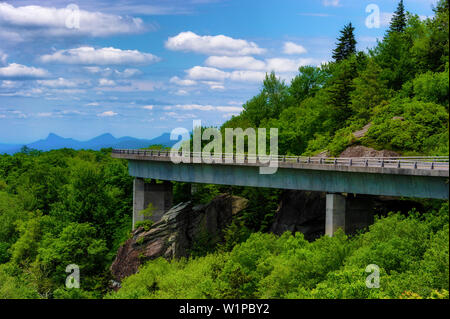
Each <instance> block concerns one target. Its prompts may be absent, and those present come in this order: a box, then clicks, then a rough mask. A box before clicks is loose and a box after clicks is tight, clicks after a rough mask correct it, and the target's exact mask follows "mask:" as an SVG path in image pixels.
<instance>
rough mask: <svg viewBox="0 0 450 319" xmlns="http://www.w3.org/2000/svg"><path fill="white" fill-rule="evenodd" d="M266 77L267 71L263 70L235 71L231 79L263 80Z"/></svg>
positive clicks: (242, 80)
mask: <svg viewBox="0 0 450 319" xmlns="http://www.w3.org/2000/svg"><path fill="white" fill-rule="evenodd" d="M265 77H266V73H265V72H261V71H233V72H231V74H230V79H231V80H233V81H241V82H261V81H262V80H264V78H265Z"/></svg>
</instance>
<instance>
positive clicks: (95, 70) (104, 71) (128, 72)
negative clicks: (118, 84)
mask: <svg viewBox="0 0 450 319" xmlns="http://www.w3.org/2000/svg"><path fill="white" fill-rule="evenodd" d="M84 69H85V70H86V71H88V72H89V73H92V74H99V75H101V76H103V77H108V76H114V77H122V78H130V77H133V76H135V75H139V74H141V73H142V72H141V71H140V70H138V69H128V68H127V69H125V70H123V71H119V70H115V69H111V68H100V67H98V66H85V67H84Z"/></svg>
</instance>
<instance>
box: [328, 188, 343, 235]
mask: <svg viewBox="0 0 450 319" xmlns="http://www.w3.org/2000/svg"><path fill="white" fill-rule="evenodd" d="M339 228H342V230H344V231H345V196H342V195H340V194H327V197H326V217H325V234H326V235H328V236H333V235H334V233H335V232H336V231H337V230H338V229H339Z"/></svg>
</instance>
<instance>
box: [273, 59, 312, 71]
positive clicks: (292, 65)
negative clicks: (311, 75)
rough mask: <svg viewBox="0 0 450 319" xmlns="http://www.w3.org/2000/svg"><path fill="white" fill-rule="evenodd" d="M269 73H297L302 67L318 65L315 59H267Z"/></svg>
mask: <svg viewBox="0 0 450 319" xmlns="http://www.w3.org/2000/svg"><path fill="white" fill-rule="evenodd" d="M266 62H267V71H275V72H279V73H282V72H296V71H297V70H298V68H299V67H300V66H305V65H311V64H317V61H316V60H315V59H311V58H305V59H284V58H273V59H267V60H266Z"/></svg>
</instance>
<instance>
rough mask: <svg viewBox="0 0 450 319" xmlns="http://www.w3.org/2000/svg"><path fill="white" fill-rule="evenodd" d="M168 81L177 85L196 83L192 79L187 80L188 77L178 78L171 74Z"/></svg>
mask: <svg viewBox="0 0 450 319" xmlns="http://www.w3.org/2000/svg"><path fill="white" fill-rule="evenodd" d="M169 82H170V83H174V84H177V85H182V86H192V85H195V84H197V82H195V81H193V80H189V79H184V80H183V79H180V78H179V77H178V76H173V77H172V78H170V80H169Z"/></svg>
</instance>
